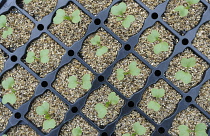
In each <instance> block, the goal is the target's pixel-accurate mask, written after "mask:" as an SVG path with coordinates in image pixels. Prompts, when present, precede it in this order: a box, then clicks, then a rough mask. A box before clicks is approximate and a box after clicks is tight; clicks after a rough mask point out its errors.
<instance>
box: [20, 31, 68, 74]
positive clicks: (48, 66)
mask: <svg viewBox="0 0 210 136" xmlns="http://www.w3.org/2000/svg"><path fill="white" fill-rule="evenodd" d="M44 49H49V55H48V56H49V62H47V63H41V62H40V61H39V60H35V61H34V62H32V63H27V62H25V58H24V60H23V61H24V62H25V63H26V64H27V65H28V67H29V68H31V69H32V70H33V71H34V72H35V73H37V74H38V75H39V76H40V77H45V76H46V75H47V74H48V73H49V72H52V71H53V70H54V69H56V68H57V67H58V65H59V64H60V61H61V58H62V56H63V55H64V53H65V50H64V49H63V48H62V47H61V46H60V45H59V44H57V43H56V42H55V41H54V40H53V39H51V38H50V37H49V36H48V35H47V34H42V35H41V37H40V38H39V39H37V40H35V41H33V42H32V43H31V44H30V46H29V48H28V49H27V52H29V51H33V52H34V53H35V56H36V57H37V58H40V51H41V50H44Z"/></svg>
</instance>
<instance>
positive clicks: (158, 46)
mask: <svg viewBox="0 0 210 136" xmlns="http://www.w3.org/2000/svg"><path fill="white" fill-rule="evenodd" d="M168 48H169V46H168V43H167V42H161V43H159V44H156V45H155V46H154V53H155V54H159V53H160V52H161V51H168Z"/></svg>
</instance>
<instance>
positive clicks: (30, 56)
mask: <svg viewBox="0 0 210 136" xmlns="http://www.w3.org/2000/svg"><path fill="white" fill-rule="evenodd" d="M49 52H50V51H49V50H48V49H45V50H41V51H40V58H37V57H36V56H35V53H34V52H32V51H30V52H28V53H27V57H26V62H28V63H32V62H34V60H39V61H40V62H42V63H47V62H48V61H49V57H48V54H49Z"/></svg>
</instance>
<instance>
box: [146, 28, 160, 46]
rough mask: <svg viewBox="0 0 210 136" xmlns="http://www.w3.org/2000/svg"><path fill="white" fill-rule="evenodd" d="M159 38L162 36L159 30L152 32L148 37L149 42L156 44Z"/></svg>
mask: <svg viewBox="0 0 210 136" xmlns="http://www.w3.org/2000/svg"><path fill="white" fill-rule="evenodd" d="M159 36H160V34H159V33H158V31H157V30H152V32H151V34H149V35H148V36H147V40H148V41H149V42H151V43H153V42H155V41H156V40H157V39H158V37H159Z"/></svg>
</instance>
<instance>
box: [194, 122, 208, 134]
mask: <svg viewBox="0 0 210 136" xmlns="http://www.w3.org/2000/svg"><path fill="white" fill-rule="evenodd" d="M206 129H207V127H206V125H205V124H204V123H199V124H197V125H196V126H195V134H196V136H208V135H207V134H206Z"/></svg>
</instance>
